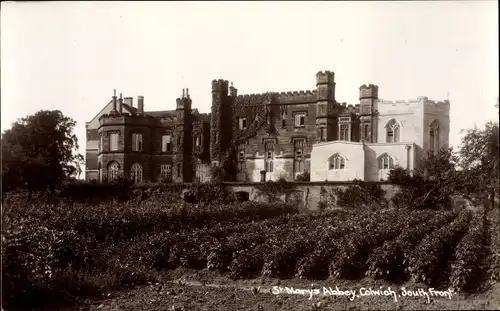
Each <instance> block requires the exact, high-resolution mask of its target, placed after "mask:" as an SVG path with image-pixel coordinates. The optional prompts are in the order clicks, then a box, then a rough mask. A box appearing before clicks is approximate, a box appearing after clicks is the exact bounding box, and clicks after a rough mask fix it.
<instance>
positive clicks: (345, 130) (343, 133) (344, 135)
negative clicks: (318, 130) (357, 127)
mask: <svg viewBox="0 0 500 311" xmlns="http://www.w3.org/2000/svg"><path fill="white" fill-rule="evenodd" d="M339 136H340V137H339V140H349V125H348V124H341V125H340V132H339Z"/></svg>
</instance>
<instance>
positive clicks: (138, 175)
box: [130, 163, 142, 183]
mask: <svg viewBox="0 0 500 311" xmlns="http://www.w3.org/2000/svg"><path fill="white" fill-rule="evenodd" d="M130 179H132V181H133V182H134V183H141V182H142V166H141V165H140V164H139V163H134V164H132V166H131V167H130Z"/></svg>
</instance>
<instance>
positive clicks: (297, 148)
mask: <svg viewBox="0 0 500 311" xmlns="http://www.w3.org/2000/svg"><path fill="white" fill-rule="evenodd" d="M293 153H294V164H293V169H294V173H295V174H302V173H304V140H303V139H299V140H295V141H294V143H293Z"/></svg>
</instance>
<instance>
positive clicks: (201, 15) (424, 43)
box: [0, 0, 499, 153]
mask: <svg viewBox="0 0 500 311" xmlns="http://www.w3.org/2000/svg"><path fill="white" fill-rule="evenodd" d="M497 5H498V3H497V1H481V0H475V1H472V0H471V1H425V2H424V1H422V2H420V1H414V2H412V1H405V2H389V1H384V2H375V1H373V2H372V1H370V2H362V1H359V2H358V1H351V2H339V1H330V2H298V1H296V2H146V1H144V2H133V1H131V2H97V1H96V2H2V3H1V6H2V7H1V11H0V12H1V20H0V21H1V25H0V26H1V54H0V55H1V81H2V87H1V100H2V101H1V102H2V105H1V127H2V132H3V131H4V130H5V129H8V128H10V126H11V125H12V123H13V122H15V121H16V120H17V119H18V118H21V117H24V116H27V115H30V114H34V113H35V112H37V111H39V110H42V109H50V110H52V109H58V110H61V111H62V112H63V113H64V114H65V115H67V116H69V117H71V118H73V119H75V120H76V121H77V127H76V134H77V136H78V140H79V144H80V152H81V153H84V152H85V122H87V121H90V120H91V119H92V118H93V117H94V116H95V115H96V114H97V113H98V112H99V111H100V110H101V109H102V108H103V107H104V105H105V104H106V103H108V102H109V101H110V100H111V96H112V95H113V89H116V90H117V92H118V93H123V96H124V97H127V96H131V97H134V104H135V105H136V104H137V96H138V95H143V96H144V106H145V110H170V109H175V99H176V98H177V97H179V96H180V95H181V94H182V89H183V88H189V93H190V95H191V98H192V100H193V107H194V108H198V109H199V110H200V111H201V112H209V111H210V106H211V81H212V80H213V79H225V80H229V81H232V82H234V86H235V87H236V88H237V89H238V93H239V94H245V93H263V92H267V91H293V90H309V89H314V88H315V75H316V72H318V71H320V70H330V71H334V72H335V80H336V83H337V85H336V99H337V101H339V102H347V103H348V104H356V103H358V101H359V100H358V90H359V86H360V85H362V84H369V83H372V84H376V85H378V86H379V97H380V98H383V99H386V100H404V99H413V98H417V97H418V96H427V97H429V99H431V100H436V101H442V100H445V99H447V98H449V100H450V103H451V111H450V114H451V116H450V119H451V129H450V143H451V145H452V146H458V145H459V143H460V138H461V135H460V134H459V132H460V130H461V129H463V128H472V127H474V124H477V125H478V126H481V125H482V124H484V123H485V122H486V121H488V120H494V119H496V120H498V112H497V110H496V108H495V104H496V102H497V99H498V96H499V95H498V93H499V91H498V85H499V64H498V55H499V50H498V8H497ZM448 94H449V95H448Z"/></svg>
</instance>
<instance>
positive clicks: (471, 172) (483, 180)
mask: <svg viewBox="0 0 500 311" xmlns="http://www.w3.org/2000/svg"><path fill="white" fill-rule="evenodd" d="M497 108H498V104H497ZM499 149H500V148H499V127H498V121H496V122H494V121H489V122H487V123H486V124H485V127H484V129H479V128H477V127H475V128H474V129H469V130H467V131H465V136H464V137H463V138H462V145H461V148H460V157H461V161H460V166H461V167H462V168H463V170H464V172H463V175H464V178H465V184H466V186H468V188H469V189H471V190H472V189H473V190H475V191H476V192H485V191H488V192H489V193H490V196H491V197H490V199H491V200H492V202H493V201H494V197H495V190H496V191H498V188H499V179H498V177H499V174H498V170H499V166H498V158H499V156H500V152H499Z"/></svg>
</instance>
